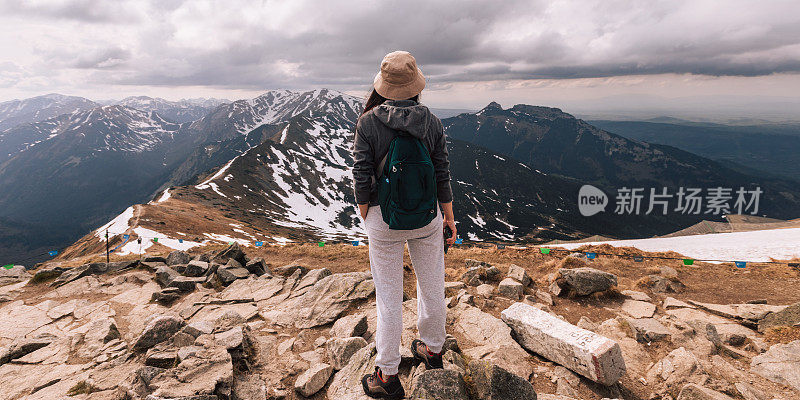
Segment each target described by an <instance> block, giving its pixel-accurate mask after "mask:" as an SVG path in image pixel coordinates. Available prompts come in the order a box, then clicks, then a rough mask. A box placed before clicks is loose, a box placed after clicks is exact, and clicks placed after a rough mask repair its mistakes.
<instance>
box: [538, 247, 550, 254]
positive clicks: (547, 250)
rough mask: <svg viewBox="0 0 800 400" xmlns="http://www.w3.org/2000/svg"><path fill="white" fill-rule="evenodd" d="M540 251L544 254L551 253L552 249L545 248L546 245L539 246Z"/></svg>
mask: <svg viewBox="0 0 800 400" xmlns="http://www.w3.org/2000/svg"><path fill="white" fill-rule="evenodd" d="M539 251H540V252H541V253H542V254H550V249H545V248H544V247H539Z"/></svg>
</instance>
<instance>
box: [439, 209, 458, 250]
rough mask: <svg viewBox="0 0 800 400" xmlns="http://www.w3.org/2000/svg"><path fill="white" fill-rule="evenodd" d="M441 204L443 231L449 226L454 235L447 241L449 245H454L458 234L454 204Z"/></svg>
mask: <svg viewBox="0 0 800 400" xmlns="http://www.w3.org/2000/svg"><path fill="white" fill-rule="evenodd" d="M440 204H441V206H442V229H444V227H445V226H449V227H450V230H451V231H452V232H453V234H452V235H450V237H449V238H447V239H446V240H447V244H454V243H455V242H456V236H457V235H458V233H457V232H456V218H455V217H454V216H453V202H452V201H451V202H449V203H440Z"/></svg>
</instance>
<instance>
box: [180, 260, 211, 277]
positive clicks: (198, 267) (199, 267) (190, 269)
mask: <svg viewBox="0 0 800 400" xmlns="http://www.w3.org/2000/svg"><path fill="white" fill-rule="evenodd" d="M206 271H208V263H207V262H205V261H199V260H192V261H189V263H188V264H187V265H186V269H185V270H184V271H183V274H184V275H186V276H194V277H197V276H204V275H205V274H206Z"/></svg>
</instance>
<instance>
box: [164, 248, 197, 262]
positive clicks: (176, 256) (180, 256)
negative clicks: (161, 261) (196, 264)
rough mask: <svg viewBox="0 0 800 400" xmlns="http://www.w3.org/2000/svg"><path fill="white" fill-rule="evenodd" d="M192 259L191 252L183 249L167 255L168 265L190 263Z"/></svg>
mask: <svg viewBox="0 0 800 400" xmlns="http://www.w3.org/2000/svg"><path fill="white" fill-rule="evenodd" d="M191 260H192V256H190V255H189V253H187V252H185V251H181V250H175V251H173V252H171V253H169V255H168V256H167V261H166V262H167V265H178V264H188V263H189V261H191Z"/></svg>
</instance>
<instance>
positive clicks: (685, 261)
mask: <svg viewBox="0 0 800 400" xmlns="http://www.w3.org/2000/svg"><path fill="white" fill-rule="evenodd" d="M692 264H694V260H692V259H691V258H684V259H683V265H692Z"/></svg>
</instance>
